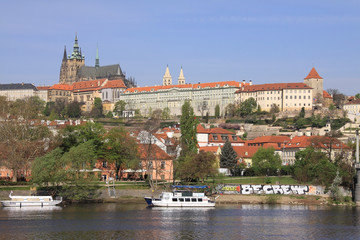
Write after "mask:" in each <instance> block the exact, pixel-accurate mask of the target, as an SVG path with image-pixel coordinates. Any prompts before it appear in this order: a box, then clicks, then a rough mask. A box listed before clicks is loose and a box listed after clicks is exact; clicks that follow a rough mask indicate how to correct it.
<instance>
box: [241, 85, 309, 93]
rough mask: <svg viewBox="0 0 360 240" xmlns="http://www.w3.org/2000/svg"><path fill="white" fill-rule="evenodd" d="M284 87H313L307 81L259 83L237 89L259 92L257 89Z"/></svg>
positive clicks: (267, 89)
mask: <svg viewBox="0 0 360 240" xmlns="http://www.w3.org/2000/svg"><path fill="white" fill-rule="evenodd" d="M282 89H311V87H309V86H308V85H306V84H305V83H268V84H257V85H247V86H244V87H242V88H241V89H239V90H238V91H236V92H237V93H239V92H257V91H271V90H274V91H276V90H282Z"/></svg>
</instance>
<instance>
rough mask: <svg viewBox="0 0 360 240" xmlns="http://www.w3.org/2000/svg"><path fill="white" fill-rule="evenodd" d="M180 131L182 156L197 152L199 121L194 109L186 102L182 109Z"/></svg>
mask: <svg viewBox="0 0 360 240" xmlns="http://www.w3.org/2000/svg"><path fill="white" fill-rule="evenodd" d="M181 113H182V114H181V118H180V130H181V141H180V143H181V149H182V150H181V155H186V154H188V153H196V152H197V138H196V127H197V125H198V123H199V122H198V120H197V119H196V117H195V115H194V109H193V108H192V107H191V105H190V102H189V101H185V103H184V104H183V106H182V108H181Z"/></svg>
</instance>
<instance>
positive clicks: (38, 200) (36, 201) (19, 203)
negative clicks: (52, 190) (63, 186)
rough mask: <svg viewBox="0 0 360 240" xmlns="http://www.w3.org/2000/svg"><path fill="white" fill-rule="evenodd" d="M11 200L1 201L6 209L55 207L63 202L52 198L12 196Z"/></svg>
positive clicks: (10, 196)
mask: <svg viewBox="0 0 360 240" xmlns="http://www.w3.org/2000/svg"><path fill="white" fill-rule="evenodd" d="M12 193H13V192H12V191H11V192H10V195H9V198H11V200H6V201H1V203H2V205H3V206H4V207H28V206H41V207H42V206H55V205H58V204H60V203H61V202H62V198H60V199H56V200H54V199H53V198H52V196H12Z"/></svg>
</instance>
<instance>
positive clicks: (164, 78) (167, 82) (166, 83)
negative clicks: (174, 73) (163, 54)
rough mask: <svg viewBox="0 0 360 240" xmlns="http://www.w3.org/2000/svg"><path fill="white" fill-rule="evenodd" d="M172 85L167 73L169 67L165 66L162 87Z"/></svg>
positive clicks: (168, 72)
mask: <svg viewBox="0 0 360 240" xmlns="http://www.w3.org/2000/svg"><path fill="white" fill-rule="evenodd" d="M167 85H172V78H171V75H170V71H169V66H168V65H166V70H165V74H164V77H163V86H167Z"/></svg>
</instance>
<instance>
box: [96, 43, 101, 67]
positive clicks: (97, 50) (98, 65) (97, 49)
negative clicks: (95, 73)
mask: <svg viewBox="0 0 360 240" xmlns="http://www.w3.org/2000/svg"><path fill="white" fill-rule="evenodd" d="M95 67H96V68H98V67H100V60H99V48H98V47H96V58H95Z"/></svg>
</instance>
